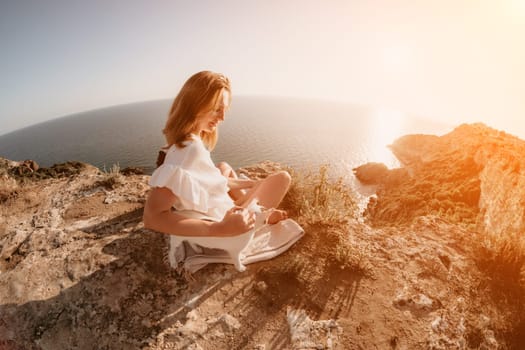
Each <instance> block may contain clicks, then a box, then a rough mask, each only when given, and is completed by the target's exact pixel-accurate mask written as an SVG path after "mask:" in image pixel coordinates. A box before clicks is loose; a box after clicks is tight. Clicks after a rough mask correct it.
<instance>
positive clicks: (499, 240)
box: [476, 232, 525, 298]
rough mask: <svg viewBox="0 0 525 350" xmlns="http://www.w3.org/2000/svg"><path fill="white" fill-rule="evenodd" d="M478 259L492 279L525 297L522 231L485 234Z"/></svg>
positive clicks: (479, 264) (506, 288) (524, 240)
mask: <svg viewBox="0 0 525 350" xmlns="http://www.w3.org/2000/svg"><path fill="white" fill-rule="evenodd" d="M476 259H477V263H478V266H479V267H480V269H481V270H482V271H483V272H485V273H486V274H487V275H488V277H489V278H490V279H491V281H493V282H495V283H496V284H497V285H498V286H500V287H504V289H505V290H506V291H508V292H511V293H516V294H517V295H522V296H524V298H525V236H524V235H523V234H522V233H518V232H511V233H505V234H501V235H495V234H490V233H489V234H483V235H482V238H481V240H480V244H479V247H478V249H477V254H476Z"/></svg>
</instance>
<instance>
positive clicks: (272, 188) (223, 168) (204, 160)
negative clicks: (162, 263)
mask: <svg viewBox="0 0 525 350" xmlns="http://www.w3.org/2000/svg"><path fill="white" fill-rule="evenodd" d="M230 100H231V88H230V82H229V80H228V79H227V78H226V77H225V76H223V75H222V74H218V73H213V72H210V71H203V72H199V73H197V74H195V75H193V76H192V77H190V78H189V79H188V81H186V83H185V84H184V86H183V87H182V89H181V90H180V92H179V94H178V95H177V97H176V98H175V100H174V102H173V105H172V107H171V110H170V113H169V116H168V120H167V122H166V126H165V128H164V130H163V132H164V135H165V137H166V141H167V145H168V148H167V150H166V152H165V158H164V162H163V164H162V165H160V166H159V167H158V168H157V169H156V170H155V172H154V173H153V174H152V176H151V180H150V185H151V186H152V187H153V188H152V190H151V191H150V193H149V196H148V198H147V200H146V204H145V207H144V216H143V220H144V226H145V227H146V228H149V229H152V230H155V231H159V232H163V233H167V234H174V235H178V236H234V235H238V234H241V233H244V232H246V231H248V230H250V229H252V228H253V227H254V225H255V219H256V215H255V214H256V213H255V212H254V211H253V210H249V209H248V208H252V206H251V203H253V202H254V201H256V202H257V203H258V204H259V205H260V206H262V207H263V208H270V209H269V210H271V213H270V214H269V216H268V219H267V222H268V223H269V224H274V223H276V222H278V221H280V220H283V219H285V218H286V212H284V211H282V210H276V209H273V208H276V207H277V206H278V205H279V203H280V202H281V201H282V199H283V198H284V195H285V194H286V192H287V191H288V188H289V186H290V181H291V179H290V175H289V174H288V173H287V172H285V171H281V172H277V173H275V174H272V175H270V176H268V177H267V178H265V179H263V180H259V181H255V180H250V179H239V178H238V177H237V175H236V174H235V172H234V171H233V169H232V168H231V167H230V166H229V165H228V164H226V163H219V164H218V166H215V165H214V164H213V162H212V160H211V158H210V153H209V152H210V151H211V150H213V148H214V147H215V144H216V142H217V126H218V124H219V123H220V122H222V121H223V120H224V116H225V113H226V110H227V109H228V107H229V105H230ZM188 211H190V212H192V213H199V214H201V215H200V218H195V215H192V216H193V217H191V216H190V217H188V215H181V214H182V213H187V212H188ZM197 217H199V216H197Z"/></svg>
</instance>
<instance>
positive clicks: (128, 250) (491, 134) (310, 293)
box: [0, 125, 525, 349]
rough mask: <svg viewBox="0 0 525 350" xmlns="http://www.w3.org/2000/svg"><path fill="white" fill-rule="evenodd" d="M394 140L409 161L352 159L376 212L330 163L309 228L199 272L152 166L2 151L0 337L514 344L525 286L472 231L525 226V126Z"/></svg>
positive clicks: (175, 343)
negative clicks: (279, 244) (148, 218)
mask: <svg viewBox="0 0 525 350" xmlns="http://www.w3.org/2000/svg"><path fill="white" fill-rule="evenodd" d="M476 140H477V141H476ZM392 150H393V151H394V153H395V154H396V156H398V157H399V159H400V160H401V161H402V162H403V164H404V167H403V168H401V169H394V170H389V169H386V167H384V166H382V165H379V164H369V165H367V166H365V167H362V168H359V169H358V170H357V173H358V175H359V177H360V178H362V179H366V181H367V182H369V183H370V182H372V183H375V184H376V186H378V187H377V198H376V199H374V200H372V201H371V202H370V204H369V206H368V209H367V211H366V213H365V215H366V219H367V220H366V221H365V222H363V220H361V218H360V214H359V213H356V211H355V210H356V208H357V206H356V205H355V201H354V200H353V198H354V196H353V195H352V191H351V189H349V188H347V187H345V185H344V182H342V181H339V182H338V181H334V182H331V181H329V180H328V178H329V176H328V175H327V173H326V169H321V171H320V173H319V174H311V175H305V174H298V173H296V174H294V179H295V181H294V185H293V187H292V189H291V191H290V193H289V195H288V196H287V197H286V198H285V201H284V203H283V205H284V208H285V209H287V210H288V211H289V213H290V214H291V215H292V216H293V217H294V218H295V219H296V220H297V221H298V222H299V223H300V224H301V225H302V226H303V227H304V228H305V230H306V235H305V237H303V238H302V239H301V240H300V241H299V242H297V243H296V244H295V245H294V246H293V247H292V248H291V249H290V250H289V251H287V252H286V253H284V254H282V255H281V256H279V257H277V258H275V259H273V260H270V261H266V262H260V263H256V264H252V265H249V266H248V269H247V271H246V272H243V273H238V272H237V271H236V270H235V269H234V268H233V267H232V266H228V265H210V266H207V267H206V268H204V269H203V270H200V271H199V272H197V273H196V274H195V275H193V276H184V275H180V274H178V273H177V271H175V270H173V269H171V268H170V267H169V265H168V263H167V260H166V251H167V242H166V237H165V236H164V235H163V234H160V233H157V232H153V231H149V230H146V229H144V227H143V225H142V222H141V215H142V208H143V204H144V199H145V196H146V194H147V191H148V186H147V181H148V178H149V177H148V176H147V175H140V174H137V172H136V171H126V172H123V171H118V169H113V170H112V171H110V172H107V173H105V172H101V171H100V170H98V169H96V168H94V167H92V166H90V165H87V164H82V163H74V162H73V163H66V164H62V165H57V166H54V167H52V168H48V169H39V168H38V167H37V166H36V164H33V163H31V162H25V163H19V162H12V161H8V160H2V161H1V162H0V178H1V183H0V203H1V207H0V208H1V216H0V218H1V219H0V349H123V348H124V349H372V348H377V349H479V348H483V349H498V348H504V347H508V348H516V349H517V348H518V347H517V346H518V345H517V344H520V341H522V340H523V336H524V335H525V327H524V326H523V325H525V322H523V318H520V316H519V315H520V314H519V313H520V312H522V311H523V310H524V309H523V307H522V301H521V300H522V299H523V298H521V299H520V298H519V297H516V295H519V294H508V293H507V292H501V293H498V291H497V290H496V289H495V288H494V284H493V283H492V282H491V281H492V280H493V279H492V275H488V274H487V269H486V266H485V265H483V264H482V263H481V262H480V260H479V259H477V258H476V257H477V256H480V255H483V254H489V253H491V252H492V253H493V252H494V251H491V250H490V249H489V248H490V247H489V248H487V247H485V246H481V245H477V244H476V241H480V240H479V237H481V236H480V235H481V234H482V233H481V230H480V223H482V224H483V225H484V226H483V228H486V230H491V231H494V232H503V231H505V232H506V231H509V230H519V229H520V227H522V226H521V225H522V223H523V208H524V206H523V202H522V199H523V196H521V197H520V193H521V191H522V189H521V188H520V187H521V186H520V184H522V182H521V181H522V179H521V178H520V177H519V176H518V175H520V176H521V174H522V172H523V170H522V169H525V168H524V167H522V166H521V158H519V157H518V154H523V153H519V152H522V150H523V148H522V142H521V141H520V140H518V139H515V138H513V137H511V136H509V135H506V134H502V133H499V132H497V131H494V130H491V129H488V128H486V127H484V126H481V125H470V126H461V127H459V128H458V129H456V130H454V131H453V132H452V133H450V134H448V135H445V136H442V137H436V136H422V135H416V136H406V137H404V138H401V139H400V140H398V141H397V142H396V143H395V144H394V145H393V146H392ZM518 164H519V165H518ZM278 168H279V166H278V165H276V164H271V163H264V164H258V165H255V166H252V167H248V168H244V169H241V171H242V172H243V173H245V174H246V175H248V176H251V177H264V176H265V175H266V174H268V173H269V172H272V171H274V170H276V169H278ZM429 169H432V170H429ZM494 199H496V200H495V201H494ZM501 215H506V216H505V218H506V219H503V218H502V217H501ZM483 247H484V248H483ZM483 249H485V250H483ZM480 252H481V253H483V254H480ZM515 254H518V253H515ZM513 256H514V255H513ZM514 257H516V256H514ZM497 259H498V257H497V256H496V257H494V256H492V260H490V259H489V258H487V259H485V260H484V261H485V262H489V263H490V262H492V265H491V266H496V265H495V264H494V263H493V262H499V260H497ZM489 265H490V264H489ZM498 266H500V265H498ZM512 266H513V267H515V266H516V265H515V264H514V265H512ZM518 273H520V270H519V269H518ZM499 285H500V286H501V285H502V284H499ZM516 288H518V289H516V291H517V292H518V293H520V292H521V293H522V292H523V290H521V289H519V284H517V285H516ZM516 312H517V313H518V314H516ZM520 327H521V328H520Z"/></svg>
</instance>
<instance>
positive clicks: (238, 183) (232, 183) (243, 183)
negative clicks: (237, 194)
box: [228, 177, 257, 190]
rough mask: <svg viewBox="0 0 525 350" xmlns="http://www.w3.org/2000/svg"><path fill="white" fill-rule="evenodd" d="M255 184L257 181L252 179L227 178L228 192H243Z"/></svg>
mask: <svg viewBox="0 0 525 350" xmlns="http://www.w3.org/2000/svg"><path fill="white" fill-rule="evenodd" d="M256 184H257V180H252V179H234V178H231V177H229V178H228V188H229V189H230V190H244V189H247V188H252V187H254V186H255V185H256Z"/></svg>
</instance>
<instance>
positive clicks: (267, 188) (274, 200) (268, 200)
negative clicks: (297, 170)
mask: <svg viewBox="0 0 525 350" xmlns="http://www.w3.org/2000/svg"><path fill="white" fill-rule="evenodd" d="M290 183H291V177H290V174H288V172H286V171H279V172H277V173H274V174H271V175H269V176H268V177H267V178H265V179H264V180H262V181H260V182H259V183H258V184H257V185H256V186H255V187H253V188H251V189H250V190H249V191H248V192H247V193H246V194H244V195H243V196H242V197H240V198H239V199H238V200H237V201H236V203H235V204H237V205H240V206H244V205H246V204H248V203H250V202H251V201H252V200H253V199H256V200H257V202H258V203H259V204H260V205H262V206H263V207H266V208H277V206H278V205H279V204H280V203H281V201H282V200H283V198H284V196H285V195H286V192H288V189H289V188H290ZM286 217H287V216H286V212H284V211H282V210H276V211H274V212H273V213H271V214H270V216H269V218H268V223H270V224H274V223H276V222H278V221H280V220H282V219H285V218H286Z"/></svg>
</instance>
